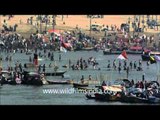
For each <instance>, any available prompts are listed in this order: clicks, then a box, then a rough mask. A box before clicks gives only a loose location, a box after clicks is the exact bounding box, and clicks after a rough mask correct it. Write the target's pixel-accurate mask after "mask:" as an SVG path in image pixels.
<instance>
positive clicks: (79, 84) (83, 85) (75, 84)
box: [73, 83, 89, 88]
mask: <svg viewBox="0 0 160 120" xmlns="http://www.w3.org/2000/svg"><path fill="white" fill-rule="evenodd" d="M88 86H89V85H88V84H85V83H84V84H82V83H73V87H75V88H78V87H88Z"/></svg>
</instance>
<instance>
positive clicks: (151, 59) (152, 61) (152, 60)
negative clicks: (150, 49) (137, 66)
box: [149, 56, 156, 64]
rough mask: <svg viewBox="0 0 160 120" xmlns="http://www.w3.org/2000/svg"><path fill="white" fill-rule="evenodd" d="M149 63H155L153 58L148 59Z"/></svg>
mask: <svg viewBox="0 0 160 120" xmlns="http://www.w3.org/2000/svg"><path fill="white" fill-rule="evenodd" d="M149 61H150V63H151V64H153V63H156V60H155V58H154V57H152V56H150V57H149Z"/></svg>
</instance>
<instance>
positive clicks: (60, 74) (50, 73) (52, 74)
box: [45, 71, 66, 76]
mask: <svg viewBox="0 0 160 120" xmlns="http://www.w3.org/2000/svg"><path fill="white" fill-rule="evenodd" d="M65 72H66V71H56V72H46V73H45V76H63V74H64V73H65Z"/></svg>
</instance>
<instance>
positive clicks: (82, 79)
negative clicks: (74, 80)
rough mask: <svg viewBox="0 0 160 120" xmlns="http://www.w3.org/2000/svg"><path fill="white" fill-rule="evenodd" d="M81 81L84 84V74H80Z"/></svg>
mask: <svg viewBox="0 0 160 120" xmlns="http://www.w3.org/2000/svg"><path fill="white" fill-rule="evenodd" d="M81 83H82V84H84V75H82V78H81Z"/></svg>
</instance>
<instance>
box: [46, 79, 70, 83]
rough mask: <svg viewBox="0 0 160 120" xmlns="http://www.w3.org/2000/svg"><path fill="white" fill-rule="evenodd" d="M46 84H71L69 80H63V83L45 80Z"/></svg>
mask: <svg viewBox="0 0 160 120" xmlns="http://www.w3.org/2000/svg"><path fill="white" fill-rule="evenodd" d="M47 82H48V83H49V84H71V83H72V81H71V80H65V81H51V80H47Z"/></svg>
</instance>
